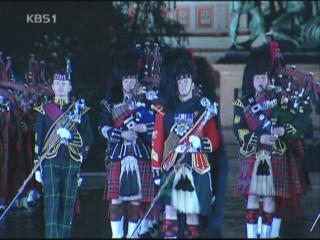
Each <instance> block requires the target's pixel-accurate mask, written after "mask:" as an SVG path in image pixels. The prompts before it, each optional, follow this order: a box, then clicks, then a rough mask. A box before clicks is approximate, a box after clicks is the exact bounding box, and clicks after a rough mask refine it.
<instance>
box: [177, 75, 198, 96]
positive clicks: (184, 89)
mask: <svg viewBox="0 0 320 240" xmlns="http://www.w3.org/2000/svg"><path fill="white" fill-rule="evenodd" d="M193 88H194V84H193V82H192V79H191V78H182V79H180V80H178V92H179V95H180V96H183V97H184V96H187V95H189V94H190V93H191V94H192V89H193Z"/></svg>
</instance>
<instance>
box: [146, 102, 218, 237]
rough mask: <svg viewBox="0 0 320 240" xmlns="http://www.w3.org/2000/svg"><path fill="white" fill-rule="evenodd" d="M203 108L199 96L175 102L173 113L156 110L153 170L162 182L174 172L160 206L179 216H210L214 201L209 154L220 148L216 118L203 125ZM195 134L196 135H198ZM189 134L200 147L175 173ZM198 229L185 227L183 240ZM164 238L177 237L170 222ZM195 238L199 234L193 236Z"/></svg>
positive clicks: (191, 149) (165, 225)
mask: <svg viewBox="0 0 320 240" xmlns="http://www.w3.org/2000/svg"><path fill="white" fill-rule="evenodd" d="M204 110H205V109H204V107H202V106H201V104H200V98H199V97H192V98H191V99H189V100H187V101H185V102H181V103H178V105H177V107H176V109H175V111H174V112H169V111H168V112H165V111H164V110H163V109H162V108H161V107H158V113H157V115H156V121H155V128H154V132H153V137H152V154H151V161H152V169H153V171H161V172H162V173H163V174H162V176H163V177H162V182H163V181H165V179H166V177H167V176H168V174H169V173H170V172H171V171H175V174H174V176H173V177H172V178H171V179H170V181H169V184H168V185H167V186H166V188H165V190H164V191H163V193H162V197H161V205H171V206H173V208H174V209H176V210H178V211H180V212H181V213H187V214H201V215H210V214H211V211H212V209H211V206H212V202H213V197H214V196H213V192H212V185H211V183H212V181H211V178H212V176H211V172H210V169H211V167H212V165H213V164H214V162H209V159H210V158H208V155H207V154H208V153H211V152H212V151H215V150H217V149H218V148H219V146H220V140H221V139H220V133H219V129H218V123H217V119H216V118H215V117H212V118H210V119H209V120H207V122H206V123H205V125H204V126H203V125H202V121H203V118H202V116H203V114H204ZM197 133H198V134H197ZM191 134H195V135H197V136H199V138H200V142H201V144H200V146H201V147H200V148H190V149H189V150H187V153H186V155H185V156H183V160H182V161H181V165H180V166H179V167H178V168H177V169H175V170H174V168H175V164H176V162H177V161H178V159H179V158H180V157H181V156H182V154H183V151H184V150H183V146H184V145H185V146H186V145H187V144H188V139H189V136H190V135H191ZM196 228H198V226H196V225H187V227H186V231H185V233H184V235H185V237H194V236H195V235H194V234H195V232H194V231H198V230H196ZM163 230H164V233H165V235H166V236H170V235H174V236H176V233H177V229H176V227H175V226H171V222H170V221H169V220H166V221H165V222H164V226H163ZM196 235H198V234H196Z"/></svg>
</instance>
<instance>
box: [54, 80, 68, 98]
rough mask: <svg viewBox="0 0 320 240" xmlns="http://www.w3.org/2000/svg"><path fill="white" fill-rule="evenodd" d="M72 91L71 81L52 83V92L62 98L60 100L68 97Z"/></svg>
mask: <svg viewBox="0 0 320 240" xmlns="http://www.w3.org/2000/svg"><path fill="white" fill-rule="evenodd" d="M71 89H72V87H71V83H70V81H65V80H64V81H61V80H54V81H53V83H52V90H53V92H54V95H55V96H56V97H60V98H66V97H68V95H69V93H70V91H71Z"/></svg>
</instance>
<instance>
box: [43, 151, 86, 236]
mask: <svg viewBox="0 0 320 240" xmlns="http://www.w3.org/2000/svg"><path fill="white" fill-rule="evenodd" d="M80 164H81V163H80V162H76V161H74V160H72V159H71V158H70V156H69V153H68V150H67V148H65V147H64V146H61V147H60V149H59V153H58V155H57V157H55V158H53V159H45V160H44V163H43V190H44V218H45V233H46V238H69V237H70V235H71V226H72V217H73V212H74V204H75V199H76V193H77V187H78V174H79V171H80Z"/></svg>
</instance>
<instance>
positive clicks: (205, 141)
mask: <svg viewBox="0 0 320 240" xmlns="http://www.w3.org/2000/svg"><path fill="white" fill-rule="evenodd" d="M200 141H201V147H200V152H212V143H211V141H210V139H209V138H207V137H204V138H200Z"/></svg>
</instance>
